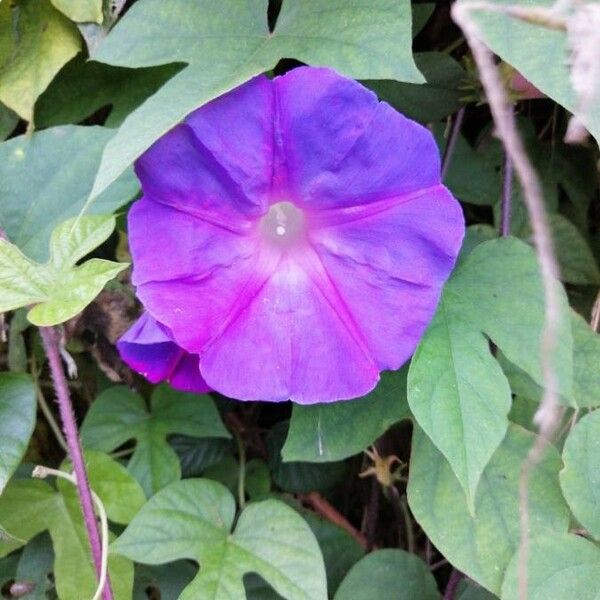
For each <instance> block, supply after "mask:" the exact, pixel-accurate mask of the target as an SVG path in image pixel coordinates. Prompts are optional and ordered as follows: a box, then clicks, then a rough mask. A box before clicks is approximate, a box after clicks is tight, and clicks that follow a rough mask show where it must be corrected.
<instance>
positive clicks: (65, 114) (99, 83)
mask: <svg viewBox="0 0 600 600" xmlns="http://www.w3.org/2000/svg"><path fill="white" fill-rule="evenodd" d="M181 68H182V66H181V65H163V66H161V67H149V68H145V69H125V68H122V67H111V66H110V65H105V64H102V63H98V62H95V61H89V60H86V59H85V58H84V57H83V55H80V54H79V55H77V56H76V57H75V58H74V59H73V60H71V61H70V62H69V63H68V64H66V65H65V66H64V68H63V69H62V70H61V71H60V73H59V74H58V75H57V76H56V77H55V78H54V80H53V81H52V83H51V84H50V85H49V86H48V89H47V90H46V91H45V92H44V93H43V94H42V95H41V96H40V98H39V100H38V102H37V103H36V105H35V122H36V124H37V126H38V127H52V126H55V125H62V124H66V123H79V122H81V121H83V120H84V119H86V118H87V117H90V116H91V115H93V114H94V113H96V112H97V111H98V110H99V109H101V108H103V107H108V106H110V114H109V115H108V117H107V119H106V122H105V123H104V124H105V126H106V127H118V126H119V125H120V124H121V123H122V122H123V119H124V118H125V117H126V116H127V115H128V114H129V113H130V112H131V111H132V110H133V109H135V108H137V107H138V106H139V105H140V104H141V103H142V102H143V101H144V100H145V99H146V98H148V96H151V95H152V94H154V93H155V92H157V91H158V89H159V88H160V87H161V86H162V85H163V84H164V83H165V82H166V81H167V80H169V79H170V78H171V77H172V76H173V75H175V74H176V73H177V72H178V71H180V70H181ZM90 187H91V186H90Z"/></svg>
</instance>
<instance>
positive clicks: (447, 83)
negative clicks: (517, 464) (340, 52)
mask: <svg viewBox="0 0 600 600" xmlns="http://www.w3.org/2000/svg"><path fill="white" fill-rule="evenodd" d="M417 6H418V5H417ZM415 63H416V64H417V67H418V68H419V70H420V71H421V73H423V75H424V77H425V79H426V81H427V83H424V84H414V83H400V82H398V81H389V80H388V81H365V82H364V83H365V85H366V86H367V87H369V88H370V89H372V90H373V91H374V92H375V93H376V94H377V95H378V96H379V99H380V100H385V101H386V102H388V103H389V104H391V105H392V106H393V107H394V108H395V109H396V110H398V111H400V112H401V113H403V114H405V115H406V116H407V117H409V118H411V119H415V120H416V121H420V122H422V123H430V122H433V121H439V120H440V119H443V118H444V117H447V116H448V115H451V114H452V113H454V112H456V111H457V110H458V109H459V108H460V106H461V102H460V98H461V97H462V95H463V92H462V91H461V90H460V89H459V88H460V85H461V83H462V80H463V75H464V72H463V70H462V68H461V66H460V65H459V64H458V63H457V62H456V61H455V60H454V59H453V58H452V57H451V56H449V55H448V54H444V53H443V52H423V53H421V54H415Z"/></svg>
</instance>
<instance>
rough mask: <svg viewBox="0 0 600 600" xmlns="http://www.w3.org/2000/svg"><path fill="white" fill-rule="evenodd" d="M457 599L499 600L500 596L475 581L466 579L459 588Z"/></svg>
mask: <svg viewBox="0 0 600 600" xmlns="http://www.w3.org/2000/svg"><path fill="white" fill-rule="evenodd" d="M456 593H457V596H456V600H497V598H498V596H496V595H495V594H492V593H490V592H488V591H487V590H486V589H485V588H482V587H480V586H478V585H477V584H476V583H475V582H474V581H471V580H470V579H465V578H463V580H462V581H461V582H460V584H459V585H458V589H457V592H456Z"/></svg>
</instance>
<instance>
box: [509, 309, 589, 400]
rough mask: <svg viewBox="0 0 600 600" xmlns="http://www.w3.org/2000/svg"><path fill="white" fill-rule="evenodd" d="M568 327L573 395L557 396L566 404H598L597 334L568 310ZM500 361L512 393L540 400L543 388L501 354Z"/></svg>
mask: <svg viewBox="0 0 600 600" xmlns="http://www.w3.org/2000/svg"><path fill="white" fill-rule="evenodd" d="M571 331H572V334H573V397H572V399H571V398H569V397H568V396H566V395H565V394H561V395H559V397H558V400H559V401H560V402H561V404H564V405H566V406H572V405H573V404H574V405H575V406H578V407H579V408H589V407H593V406H600V395H599V394H598V389H600V336H599V335H598V334H597V333H596V332H595V331H593V330H592V329H591V327H590V326H589V324H588V323H587V322H586V321H585V319H583V317H581V316H580V315H578V314H577V313H576V312H574V311H571ZM499 360H500V364H501V365H502V368H503V369H504V373H505V374H506V376H507V377H508V380H509V382H510V386H511V389H512V391H513V393H515V394H518V395H521V396H524V397H525V398H527V399H529V400H536V401H538V402H539V400H540V399H541V397H542V388H541V387H540V386H539V385H538V384H536V383H535V381H533V379H532V378H531V377H530V376H529V375H527V373H525V372H524V371H523V370H521V369H519V368H518V367H517V366H515V365H514V364H513V363H511V362H510V361H509V360H507V359H506V358H505V357H503V356H502V355H499Z"/></svg>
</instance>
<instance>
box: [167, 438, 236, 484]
mask: <svg viewBox="0 0 600 600" xmlns="http://www.w3.org/2000/svg"><path fill="white" fill-rule="evenodd" d="M169 444H170V446H171V447H172V448H173V450H175V452H177V456H178V457H179V463H180V464H181V475H182V476H183V477H184V478H185V477H200V475H202V473H204V471H205V470H206V469H208V468H209V467H212V466H213V465H216V464H217V463H219V462H220V461H222V460H223V459H224V458H225V457H226V456H231V453H232V450H233V445H232V443H231V440H230V439H222V438H195V437H191V436H187V435H173V436H171V437H170V438H169Z"/></svg>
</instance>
